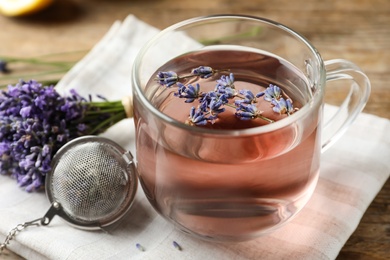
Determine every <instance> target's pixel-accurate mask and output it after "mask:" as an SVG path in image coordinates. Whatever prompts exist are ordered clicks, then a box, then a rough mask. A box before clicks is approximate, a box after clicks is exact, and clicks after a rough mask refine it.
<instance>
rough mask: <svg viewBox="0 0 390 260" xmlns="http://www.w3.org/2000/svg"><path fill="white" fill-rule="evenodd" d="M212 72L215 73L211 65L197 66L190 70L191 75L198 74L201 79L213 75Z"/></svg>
mask: <svg viewBox="0 0 390 260" xmlns="http://www.w3.org/2000/svg"><path fill="white" fill-rule="evenodd" d="M214 73H215V71H214V70H213V69H212V68H211V67H208V66H199V67H197V68H195V69H192V71H191V74H192V75H195V76H199V77H201V78H203V79H207V78H210V77H211V76H213V75H214Z"/></svg>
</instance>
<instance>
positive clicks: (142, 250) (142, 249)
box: [135, 243, 145, 252]
mask: <svg viewBox="0 0 390 260" xmlns="http://www.w3.org/2000/svg"><path fill="white" fill-rule="evenodd" d="M135 247H136V248H137V249H138V250H139V251H141V252H144V251H145V248H144V247H143V246H142V245H141V244H139V243H137V244H135Z"/></svg>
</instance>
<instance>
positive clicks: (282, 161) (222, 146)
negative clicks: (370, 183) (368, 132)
mask: <svg viewBox="0 0 390 260" xmlns="http://www.w3.org/2000/svg"><path fill="white" fill-rule="evenodd" d="M213 48H214V49H227V50H236V49H238V50H250V51H253V52H256V51H259V52H261V53H262V54H266V55H268V56H269V57H274V58H275V57H276V59H272V62H270V63H269V64H268V65H267V69H266V70H265V71H266V79H267V82H268V81H269V82H277V83H278V84H282V85H284V86H286V87H287V88H289V87H290V86H296V87H297V88H296V89H294V90H290V91H295V92H299V95H300V97H301V99H302V100H303V104H304V105H303V106H302V107H301V108H300V110H299V111H297V112H295V113H294V114H292V115H290V116H288V117H286V118H284V119H283V120H280V121H277V122H275V123H272V124H267V125H264V126H260V127H254V128H247V129H230V130H224V129H219V130H218V129H205V128H201V127H196V126H195V127H194V126H190V125H187V124H184V123H183V122H180V121H177V120H176V119H174V118H172V117H170V116H168V115H166V114H164V113H162V112H161V111H160V110H159V106H160V103H159V101H156V100H160V99H161V98H160V99H159V98H157V99H156V96H157V95H163V96H164V98H166V97H168V96H169V95H172V91H171V90H169V88H168V89H165V90H164V91H162V90H161V86H159V85H158V83H157V82H155V77H156V73H157V72H158V71H159V70H160V69H161V68H168V67H163V66H164V64H166V63H167V62H170V61H172V59H174V58H177V57H179V58H180V57H184V56H185V55H186V54H188V53H193V52H199V51H204V50H206V51H207V50H213ZM225 56H229V55H225ZM225 56H221V57H218V60H219V61H220V65H221V66H222V67H224V68H228V69H232V68H235V66H236V64H235V59H236V58H237V57H236V58H233V59H230V60H229V58H226V57H225ZM202 57H203V56H200V58H199V57H198V58H197V59H202ZM238 59H239V60H241V63H240V64H241V65H242V64H247V63H246V61H245V57H239V58H238ZM242 59H243V60H242ZM275 61H276V63H277V62H281V63H280V64H287V65H288V66H287V69H286V68H280V67H275V66H274V63H275ZM197 62H198V63H199V60H197ZM197 62H194V61H193V60H191V59H187V60H185V61H183V62H181V63H177V64H176V65H174V66H173V67H170V68H171V69H181V66H191V64H192V63H194V66H193V67H197V66H198V65H199V64H198V63H197ZM200 62H201V61H200ZM242 62H243V63H242ZM248 62H250V61H248ZM278 64H279V63H278ZM203 65H207V64H203ZM241 65H238V67H239V66H241ZM175 66H176V67H175ZM289 69H291V70H289ZM291 71H293V72H294V73H290V72H291ZM132 73H133V74H132V76H133V77H132V79H133V82H132V84H133V86H132V87H133V95H134V97H133V98H134V99H133V105H134V122H135V127H136V140H137V141H136V149H137V152H136V153H137V156H136V157H137V160H138V162H137V170H138V174H139V179H140V182H141V185H142V188H143V190H144V192H145V194H146V197H147V198H148V200H149V201H150V203H151V204H152V205H153V207H154V208H155V209H156V210H157V212H158V213H160V214H161V215H162V216H163V217H165V218H166V219H168V220H169V221H171V222H173V223H174V224H175V225H176V226H177V227H179V228H180V229H181V230H183V231H184V232H187V233H190V234H192V235H195V236H197V237H200V238H202V239H206V240H213V241H244V240H249V239H252V238H256V237H258V236H261V235H264V234H267V233H269V232H271V231H273V230H275V229H276V228H278V227H280V226H282V225H283V224H285V223H287V222H288V221H289V220H291V219H292V218H293V217H294V216H295V215H296V214H297V213H298V212H299V211H300V210H301V209H302V208H303V207H304V205H305V204H306V203H307V201H308V200H309V199H310V197H311V195H312V193H313V191H314V189H315V187H316V184H317V180H318V177H319V169H320V157H321V153H322V152H323V151H324V150H325V149H327V148H328V147H330V145H331V144H332V143H333V142H334V141H336V140H337V138H338V137H340V135H341V134H342V133H343V132H345V130H346V129H347V128H348V126H349V125H350V124H351V122H352V121H353V120H354V119H355V118H356V116H357V115H358V114H359V113H360V112H361V110H362V109H363V107H364V106H365V104H366V102H367V99H368V97H369V93H370V83H369V80H368V78H367V76H366V75H365V74H364V73H363V72H362V71H361V70H360V69H359V68H358V67H357V66H356V65H355V64H353V63H351V62H349V61H345V60H330V61H325V62H324V61H323V60H322V58H321V56H320V54H319V53H318V51H317V50H316V49H315V48H314V47H313V45H312V44H311V43H309V42H308V41H307V40H306V39H305V38H304V37H303V36H301V35H300V34H298V33H297V32H295V31H293V30H291V29H289V28H288V27H286V26H284V25H281V24H279V23H277V22H273V21H270V20H266V19H262V18H258V17H251V16H242V15H214V16H207V17H199V18H194V19H190V20H186V21H183V22H180V23H178V24H175V25H173V26H170V27H169V28H167V29H165V30H163V31H161V32H160V33H159V34H158V35H157V36H155V37H154V38H153V39H152V40H150V41H149V42H148V43H147V44H146V45H145V46H144V47H143V48H142V49H141V51H140V52H139V54H138V56H137V57H136V60H135V63H134V67H133V72H132ZM258 73H259V74H262V73H263V71H259V72H258ZM334 80H338V81H340V82H343V83H345V84H348V85H349V86H350V91H349V94H348V96H347V97H346V98H345V101H344V103H343V104H342V105H341V106H340V108H339V110H338V112H336V114H335V115H334V116H333V117H332V118H331V119H330V120H328V122H326V123H324V122H323V107H324V92H325V88H326V84H327V83H328V82H330V81H334ZM302 82H303V83H304V84H301V83H302ZM161 93H162V94H161ZM164 93H167V94H166V95H165V94H164ZM164 98H163V100H164ZM178 110H180V108H178Z"/></svg>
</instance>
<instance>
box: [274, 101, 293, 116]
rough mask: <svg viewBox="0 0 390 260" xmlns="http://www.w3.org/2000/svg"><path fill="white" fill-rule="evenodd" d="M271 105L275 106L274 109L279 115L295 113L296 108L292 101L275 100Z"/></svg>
mask: <svg viewBox="0 0 390 260" xmlns="http://www.w3.org/2000/svg"><path fill="white" fill-rule="evenodd" d="M271 104H272V105H274V107H273V108H272V109H273V110H274V111H275V112H277V113H279V114H291V113H293V112H294V107H293V105H292V102H291V100H290V99H286V100H285V99H284V98H280V99H279V100H277V99H273V100H272V101H271Z"/></svg>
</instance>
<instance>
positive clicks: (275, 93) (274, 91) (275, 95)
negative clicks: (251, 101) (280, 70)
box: [256, 84, 282, 102]
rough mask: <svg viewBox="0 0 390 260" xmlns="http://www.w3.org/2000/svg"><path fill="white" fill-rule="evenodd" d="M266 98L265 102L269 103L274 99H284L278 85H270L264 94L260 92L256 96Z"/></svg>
mask: <svg viewBox="0 0 390 260" xmlns="http://www.w3.org/2000/svg"><path fill="white" fill-rule="evenodd" d="M261 96H264V100H267V101H269V102H271V101H272V99H279V98H281V97H282V91H281V90H280V88H279V87H278V86H276V85H273V84H269V87H268V88H266V90H264V91H263V92H260V93H258V94H257V95H256V97H261Z"/></svg>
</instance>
